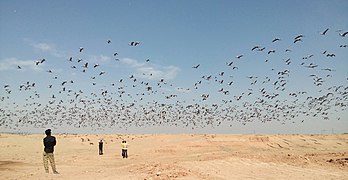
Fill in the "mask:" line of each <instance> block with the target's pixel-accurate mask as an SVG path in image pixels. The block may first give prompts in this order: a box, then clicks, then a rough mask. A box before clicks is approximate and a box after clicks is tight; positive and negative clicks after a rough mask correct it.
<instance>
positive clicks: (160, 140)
mask: <svg viewBox="0 0 348 180" xmlns="http://www.w3.org/2000/svg"><path fill="white" fill-rule="evenodd" d="M55 136H56V138H57V143H58V144H57V146H56V148H55V159H56V165H57V170H58V171H59V172H60V174H58V175H55V174H52V171H51V169H50V173H49V174H46V173H45V171H44V168H43V165H42V152H43V145H42V138H44V135H15V134H1V135H0V177H1V179H21V180H22V179H64V180H65V179H74V180H75V179H84V180H88V179H110V180H111V179H113V180H114V179H348V134H341V135H212V134H208V135H204V134H201V135H191V134H178V135H148V134H138V135H117V134H116V135H55ZM100 139H104V141H105V143H104V155H102V156H99V155H98V141H99V140H100ZM123 139H124V140H127V142H128V144H129V150H128V153H129V158H128V159H122V157H121V141H122V140H123Z"/></svg>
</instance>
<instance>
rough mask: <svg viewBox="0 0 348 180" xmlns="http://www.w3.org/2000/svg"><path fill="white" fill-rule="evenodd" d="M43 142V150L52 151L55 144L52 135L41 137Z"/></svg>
mask: <svg viewBox="0 0 348 180" xmlns="http://www.w3.org/2000/svg"><path fill="white" fill-rule="evenodd" d="M43 143H44V146H45V149H44V151H45V152H46V153H53V151H54V146H55V145H56V138H55V137H54V136H46V137H45V138H44V139H43Z"/></svg>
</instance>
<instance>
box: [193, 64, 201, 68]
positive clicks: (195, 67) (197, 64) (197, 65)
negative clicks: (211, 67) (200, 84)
mask: <svg viewBox="0 0 348 180" xmlns="http://www.w3.org/2000/svg"><path fill="white" fill-rule="evenodd" d="M199 66H200V64H197V65H196V66H193V67H192V68H195V69H197V68H198V67H199Z"/></svg>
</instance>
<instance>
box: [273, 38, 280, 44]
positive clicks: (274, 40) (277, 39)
mask: <svg viewBox="0 0 348 180" xmlns="http://www.w3.org/2000/svg"><path fill="white" fill-rule="evenodd" d="M277 41H280V39H279V38H274V39H273V40H272V42H273V43H274V42H277Z"/></svg>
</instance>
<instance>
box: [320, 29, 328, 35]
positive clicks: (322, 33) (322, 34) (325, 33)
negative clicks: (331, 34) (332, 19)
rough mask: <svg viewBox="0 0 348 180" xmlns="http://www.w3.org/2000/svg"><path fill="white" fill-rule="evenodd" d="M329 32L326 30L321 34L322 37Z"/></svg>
mask: <svg viewBox="0 0 348 180" xmlns="http://www.w3.org/2000/svg"><path fill="white" fill-rule="evenodd" d="M328 30H329V28H327V29H325V31H324V32H322V33H320V34H321V35H325V34H326V33H327V31H328Z"/></svg>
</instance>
